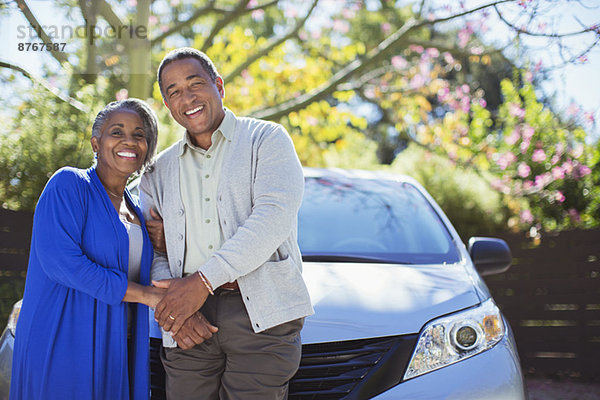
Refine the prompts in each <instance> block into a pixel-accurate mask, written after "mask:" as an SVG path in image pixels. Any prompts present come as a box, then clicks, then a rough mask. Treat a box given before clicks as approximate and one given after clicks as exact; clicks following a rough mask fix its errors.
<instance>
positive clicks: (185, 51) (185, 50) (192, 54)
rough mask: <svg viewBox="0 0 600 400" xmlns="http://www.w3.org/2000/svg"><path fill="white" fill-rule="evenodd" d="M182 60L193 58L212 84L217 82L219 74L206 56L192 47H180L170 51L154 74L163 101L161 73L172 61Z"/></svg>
mask: <svg viewBox="0 0 600 400" xmlns="http://www.w3.org/2000/svg"><path fill="white" fill-rule="evenodd" d="M184 58H194V59H196V60H198V61H199V62H200V65H202V68H204V70H205V71H206V72H207V73H208V75H209V76H210V79H212V81H213V83H214V82H216V81H217V77H218V76H219V72H217V68H216V67H215V64H213V62H212V60H211V59H210V58H208V56H207V55H206V54H204V53H203V52H201V51H200V50H196V49H194V48H192V47H180V48H178V49H175V50H171V51H170V52H169V53H167V55H166V56H165V58H163V59H162V61H161V62H160V65H159V66H158V72H157V73H156V78H157V80H158V87H159V88H160V94H162V97H163V99H164V98H165V94H166V93H165V92H164V91H163V87H162V77H161V74H162V71H163V69H165V67H166V66H167V65H169V64H170V63H172V62H173V61H177V60H183V59H184Z"/></svg>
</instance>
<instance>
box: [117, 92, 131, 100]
mask: <svg viewBox="0 0 600 400" xmlns="http://www.w3.org/2000/svg"><path fill="white" fill-rule="evenodd" d="M128 97H129V92H128V91H127V89H121V90H119V91H118V92H117V93H115V99H117V101H121V100H125V99H126V98H128Z"/></svg>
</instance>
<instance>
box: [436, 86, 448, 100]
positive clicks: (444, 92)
mask: <svg viewBox="0 0 600 400" xmlns="http://www.w3.org/2000/svg"><path fill="white" fill-rule="evenodd" d="M437 95H438V99H439V100H440V101H441V102H446V100H448V99H449V98H450V89H448V87H443V88H441V89H440V90H438V92H437Z"/></svg>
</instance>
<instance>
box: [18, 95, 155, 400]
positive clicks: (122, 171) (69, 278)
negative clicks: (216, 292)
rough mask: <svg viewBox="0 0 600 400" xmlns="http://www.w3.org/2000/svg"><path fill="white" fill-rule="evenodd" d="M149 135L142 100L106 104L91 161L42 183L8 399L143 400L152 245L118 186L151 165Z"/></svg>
mask: <svg viewBox="0 0 600 400" xmlns="http://www.w3.org/2000/svg"><path fill="white" fill-rule="evenodd" d="M156 136H157V126H156V116H155V115H154V113H153V111H152V110H151V109H150V108H149V107H148V106H147V105H146V104H145V103H143V102H142V101H140V100H137V99H128V100H123V101H118V102H113V103H110V104H108V105H107V106H106V107H105V108H104V109H103V110H102V111H100V113H98V115H97V116H96V120H95V121H94V125H93V127H92V139H91V144H92V148H93V150H94V152H95V153H96V158H97V163H96V164H95V165H94V166H92V167H91V168H89V169H87V170H81V169H76V168H71V167H64V168H61V169H60V170H58V171H57V172H56V173H55V174H54V175H53V176H52V178H50V180H49V181H48V183H47V184H46V187H45V188H44V191H43V193H42V195H41V196H40V199H39V201H38V204H37V206H36V210H35V214H34V222H33V235H32V241H31V251H30V258H29V267H28V272H27V280H26V284H25V294H24V296H23V306H22V308H21V313H20V316H19V322H18V324H17V331H16V335H15V336H16V339H15V345H14V354H13V370H12V381H11V387H10V398H11V399H13V400H19V399H24V400H25V399H26V400H34V399H78V400H81V399H96V400H105V399H111V400H112V399H129V398H132V399H147V398H148V396H149V361H148V307H147V306H150V307H154V306H155V305H156V303H157V302H158V301H159V300H160V299H161V298H162V295H163V289H158V288H154V287H150V286H147V285H148V284H149V282H150V265H151V263H152V254H153V251H152V246H151V244H150V240H149V238H148V233H147V232H146V228H145V226H144V223H143V217H142V213H141V211H140V209H139V208H138V206H137V204H136V202H135V201H134V199H133V198H132V197H131V194H130V193H129V191H128V190H127V189H126V187H125V185H126V183H127V180H128V178H129V177H130V175H131V174H132V173H134V172H136V171H139V170H141V169H142V168H143V167H145V166H146V165H147V164H148V163H149V162H150V160H151V159H152V157H153V155H154V153H155V150H156ZM136 282H139V283H136ZM127 302H129V303H136V304H131V306H130V307H128V303H127ZM128 319H129V321H130V323H129V325H130V326H129V327H128ZM128 350H129V354H130V355H131V357H128Z"/></svg>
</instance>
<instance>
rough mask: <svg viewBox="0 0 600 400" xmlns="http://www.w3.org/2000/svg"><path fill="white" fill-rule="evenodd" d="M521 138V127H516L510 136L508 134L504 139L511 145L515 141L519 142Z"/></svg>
mask: <svg viewBox="0 0 600 400" xmlns="http://www.w3.org/2000/svg"><path fill="white" fill-rule="evenodd" d="M519 139H521V133H520V129H519V127H516V128H515V129H514V130H513V131H512V133H511V134H510V135H509V136H506V137H505V138H504V141H505V142H506V144H508V145H509V146H512V145H514V144H515V143H517V142H518V141H519Z"/></svg>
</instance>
